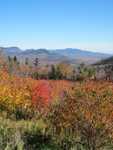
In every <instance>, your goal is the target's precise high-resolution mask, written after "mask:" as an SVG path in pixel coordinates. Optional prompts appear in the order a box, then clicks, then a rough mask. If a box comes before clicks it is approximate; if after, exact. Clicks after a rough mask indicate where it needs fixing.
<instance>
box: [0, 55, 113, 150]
mask: <svg viewBox="0 0 113 150" xmlns="http://www.w3.org/2000/svg"><path fill="white" fill-rule="evenodd" d="M2 58H3V57H1V58H0V150H112V149H113V83H112V82H108V81H103V80H101V81H99V80H98V81H97V80H95V77H94V75H95V71H94V70H93V69H92V68H86V67H85V66H84V65H80V66H79V68H78V71H79V72H78V74H77V72H75V71H74V70H73V69H70V68H67V66H65V65H64V64H60V65H59V66H52V68H51V70H50V71H49V72H46V73H47V74H45V75H44V73H45V70H43V71H42V72H43V75H42V76H43V77H41V78H39V67H38V66H37V63H36V61H35V66H34V69H35V71H33V72H32V69H30V73H31V74H32V75H33V76H31V74H29V71H28V70H26V68H27V66H26V68H25V69H24V70H23V71H24V72H23V71H22V70H21V69H22V67H23V66H19V64H18V63H17V59H16V58H15V59H14V60H13V61H12V59H11V58H9V63H7V62H6V60H5V61H4V59H2ZM37 62H38V60H37ZM26 65H28V63H26ZM68 67H69V66H68ZM28 68H29V67H28ZM28 68H27V69H28ZM75 74H77V75H76V79H75ZM45 77H46V78H45ZM69 77H71V78H69ZM36 79H38V80H36ZM42 79H43V80H42ZM49 79H51V80H49ZM59 79H60V80H59ZM65 79H67V80H65Z"/></svg>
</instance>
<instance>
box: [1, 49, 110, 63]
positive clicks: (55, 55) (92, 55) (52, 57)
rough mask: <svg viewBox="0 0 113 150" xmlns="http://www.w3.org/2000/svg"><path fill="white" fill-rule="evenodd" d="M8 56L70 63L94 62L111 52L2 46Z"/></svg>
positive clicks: (104, 57)
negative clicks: (23, 48) (24, 48)
mask: <svg viewBox="0 0 113 150" xmlns="http://www.w3.org/2000/svg"><path fill="white" fill-rule="evenodd" d="M0 49H1V50H2V51H3V53H4V54H5V55H6V56H12V57H13V56H17V58H18V59H19V60H20V61H24V60H25V58H29V60H30V61H32V60H33V59H35V58H36V57H38V58H39V61H40V64H55V63H60V62H66V63H70V64H79V63H86V64H93V63H95V62H97V61H100V60H103V59H106V58H109V57H111V55H110V54H104V53H97V52H90V51H86V50H81V49H75V48H67V49H54V50H49V49H26V50H21V49H20V48H18V47H1V48H0Z"/></svg>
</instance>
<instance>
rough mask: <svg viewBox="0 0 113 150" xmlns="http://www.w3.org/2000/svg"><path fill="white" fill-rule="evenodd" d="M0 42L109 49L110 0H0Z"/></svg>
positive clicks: (112, 34)
mask: <svg viewBox="0 0 113 150" xmlns="http://www.w3.org/2000/svg"><path fill="white" fill-rule="evenodd" d="M0 46H19V47H20V48H23V49H25V48H50V49H53V48H67V47H72V48H73V47H74V48H82V49H88V50H92V51H100V52H109V53H113V0H0Z"/></svg>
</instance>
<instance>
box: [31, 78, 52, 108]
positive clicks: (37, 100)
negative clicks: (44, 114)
mask: <svg viewBox="0 0 113 150" xmlns="http://www.w3.org/2000/svg"><path fill="white" fill-rule="evenodd" d="M50 101H51V86H50V84H49V82H48V81H45V80H40V81H38V82H37V85H36V86H35V87H34V88H33V91H32V102H33V104H35V106H38V105H39V106H40V105H41V106H42V105H43V106H47V105H48V104H49V103H50Z"/></svg>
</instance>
